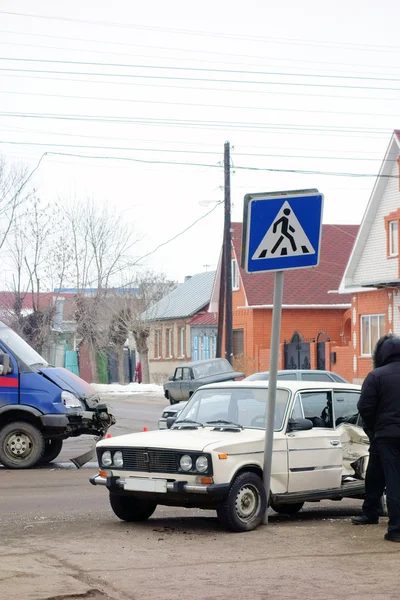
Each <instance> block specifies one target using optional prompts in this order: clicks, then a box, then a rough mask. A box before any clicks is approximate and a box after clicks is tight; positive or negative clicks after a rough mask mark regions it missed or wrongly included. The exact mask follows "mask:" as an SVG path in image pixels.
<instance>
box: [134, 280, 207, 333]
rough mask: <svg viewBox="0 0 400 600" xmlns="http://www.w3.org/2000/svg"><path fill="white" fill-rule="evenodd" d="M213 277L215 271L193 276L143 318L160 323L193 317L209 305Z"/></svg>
mask: <svg viewBox="0 0 400 600" xmlns="http://www.w3.org/2000/svg"><path fill="white" fill-rule="evenodd" d="M214 277H215V271H207V272H205V273H198V274H197V275H193V276H192V277H190V279H187V281H185V282H184V283H181V285H179V286H178V287H177V288H176V289H175V290H173V291H172V292H171V293H170V294H168V296H165V298H162V300H160V301H159V302H157V304H155V305H154V306H152V307H151V308H150V309H149V310H148V311H146V313H145V314H144V315H143V318H145V319H151V320H156V321H161V320H163V319H179V318H182V317H192V316H194V315H195V314H196V313H197V312H199V310H201V309H203V308H204V307H206V306H207V305H208V304H209V302H210V298H211V291H212V287H213V283H214Z"/></svg>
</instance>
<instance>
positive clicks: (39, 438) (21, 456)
mask: <svg viewBox="0 0 400 600" xmlns="http://www.w3.org/2000/svg"><path fill="white" fill-rule="evenodd" d="M44 449H45V442H44V437H43V435H42V432H41V431H39V429H37V427H35V426H34V425H31V424H30V423H25V422H24V421H16V422H15V423H8V424H7V425H5V426H4V427H3V428H2V429H1V430H0V462H1V463H2V464H3V465H4V466H5V467H6V468H7V469H29V468H31V467H34V466H35V465H36V464H37V463H38V462H39V461H40V459H41V458H42V456H43V452H44Z"/></svg>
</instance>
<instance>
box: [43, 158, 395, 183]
mask: <svg viewBox="0 0 400 600" xmlns="http://www.w3.org/2000/svg"><path fill="white" fill-rule="evenodd" d="M45 156H68V157H73V156H75V157H79V158H84V159H86V158H90V159H95V160H97V159H99V160H122V161H131V162H137V163H144V164H157V165H183V166H186V167H207V168H218V169H220V168H221V164H215V163H214V164H206V163H194V162H180V161H165V160H147V159H142V158H133V157H127V156H98V155H95V156H94V155H87V154H78V153H73V152H54V151H47V152H44V153H43V154H42V156H41V159H40V161H42V160H43V158H44V157H45ZM238 169H240V170H243V171H267V172H271V173H297V174H300V175H328V176H331V175H332V176H335V177H357V178H359V177H375V178H377V177H381V178H383V179H399V176H398V175H386V174H373V173H345V172H339V171H315V170H310V169H307V170H306V169H274V168H267V167H248V166H241V165H240V166H239V165H235V170H238Z"/></svg>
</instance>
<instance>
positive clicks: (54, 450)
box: [40, 439, 63, 464]
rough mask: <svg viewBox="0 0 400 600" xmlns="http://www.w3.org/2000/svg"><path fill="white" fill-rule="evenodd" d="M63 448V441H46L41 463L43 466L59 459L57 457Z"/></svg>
mask: <svg viewBox="0 0 400 600" xmlns="http://www.w3.org/2000/svg"><path fill="white" fill-rule="evenodd" d="M62 447H63V441H62V440H54V439H50V440H46V442H45V446H44V452H43V456H42V458H41V459H40V462H41V463H43V464H47V463H49V462H51V461H52V460H54V459H55V458H57V456H58V455H59V454H60V452H61V450H62Z"/></svg>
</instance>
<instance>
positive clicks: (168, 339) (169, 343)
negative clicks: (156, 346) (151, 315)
mask: <svg viewBox="0 0 400 600" xmlns="http://www.w3.org/2000/svg"><path fill="white" fill-rule="evenodd" d="M165 333H166V339H165V354H166V356H165V358H172V327H168V329H166V330H165Z"/></svg>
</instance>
